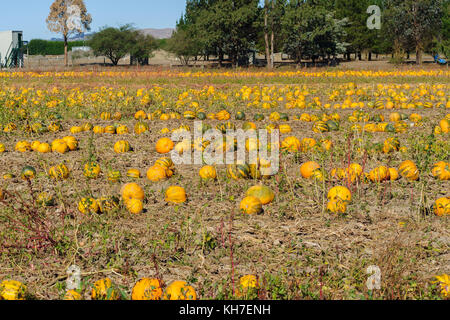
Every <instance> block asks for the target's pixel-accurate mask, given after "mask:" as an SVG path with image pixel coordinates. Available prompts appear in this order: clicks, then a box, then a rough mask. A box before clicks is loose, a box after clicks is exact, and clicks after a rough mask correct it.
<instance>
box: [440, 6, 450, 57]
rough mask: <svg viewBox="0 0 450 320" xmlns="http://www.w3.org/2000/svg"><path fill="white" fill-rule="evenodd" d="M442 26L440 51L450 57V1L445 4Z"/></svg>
mask: <svg viewBox="0 0 450 320" xmlns="http://www.w3.org/2000/svg"><path fill="white" fill-rule="evenodd" d="M442 11H443V15H442V28H441V34H440V35H439V38H438V51H440V52H441V53H442V54H443V55H444V56H445V57H446V58H447V59H450V1H446V2H445V3H444V4H443V10H442Z"/></svg>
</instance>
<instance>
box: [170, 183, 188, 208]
mask: <svg viewBox="0 0 450 320" xmlns="http://www.w3.org/2000/svg"><path fill="white" fill-rule="evenodd" d="M165 200H166V202H172V203H176V204H179V203H183V202H186V191H185V190H184V188H183V187H179V186H171V187H169V188H168V189H167V191H166V198H165Z"/></svg>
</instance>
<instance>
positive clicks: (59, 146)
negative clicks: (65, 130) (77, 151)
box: [52, 139, 69, 154]
mask: <svg viewBox="0 0 450 320" xmlns="http://www.w3.org/2000/svg"><path fill="white" fill-rule="evenodd" d="M52 151H53V152H58V153H61V154H64V153H66V152H68V151H69V146H68V145H67V143H66V142H65V141H64V140H63V139H56V140H54V141H53V142H52Z"/></svg>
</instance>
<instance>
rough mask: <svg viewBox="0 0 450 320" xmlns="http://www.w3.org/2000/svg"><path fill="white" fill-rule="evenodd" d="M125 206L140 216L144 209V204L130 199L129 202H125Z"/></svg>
mask: <svg viewBox="0 0 450 320" xmlns="http://www.w3.org/2000/svg"><path fill="white" fill-rule="evenodd" d="M125 206H126V207H127V209H128V211H129V212H130V213H132V214H140V213H142V211H143V209H144V204H143V202H142V201H141V200H139V199H129V200H128V201H126V202H125Z"/></svg>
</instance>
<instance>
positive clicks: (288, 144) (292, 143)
mask: <svg viewBox="0 0 450 320" xmlns="http://www.w3.org/2000/svg"><path fill="white" fill-rule="evenodd" d="M300 146H301V143H300V140H298V139H297V138H296V137H293V136H291V137H287V138H285V139H284V140H283V141H282V142H281V148H282V149H283V150H286V151H289V152H297V151H299V150H300Z"/></svg>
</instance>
